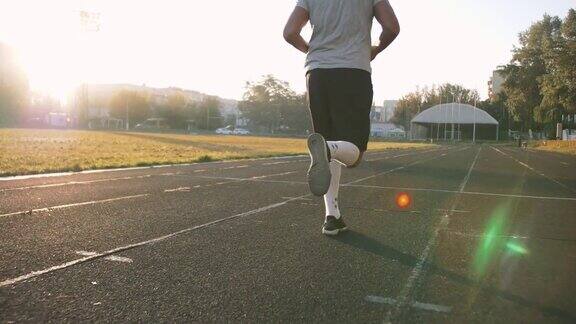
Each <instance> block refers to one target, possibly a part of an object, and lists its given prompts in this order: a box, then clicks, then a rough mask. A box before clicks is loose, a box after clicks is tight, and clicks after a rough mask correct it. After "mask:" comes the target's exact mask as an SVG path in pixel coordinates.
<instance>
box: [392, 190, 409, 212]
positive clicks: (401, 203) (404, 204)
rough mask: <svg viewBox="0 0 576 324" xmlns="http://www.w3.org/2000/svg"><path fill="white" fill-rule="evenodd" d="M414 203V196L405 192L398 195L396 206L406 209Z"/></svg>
mask: <svg viewBox="0 0 576 324" xmlns="http://www.w3.org/2000/svg"><path fill="white" fill-rule="evenodd" d="M411 204H412V197H410V195H409V194H407V193H405V192H401V193H399V194H398V195H396V206H398V208H401V209H406V208H408V207H410V205H411Z"/></svg>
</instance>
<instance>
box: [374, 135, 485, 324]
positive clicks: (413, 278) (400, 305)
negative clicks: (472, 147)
mask: <svg viewBox="0 0 576 324" xmlns="http://www.w3.org/2000/svg"><path fill="white" fill-rule="evenodd" d="M481 151H482V147H480V149H478V152H477V153H476V156H475V157H474V160H473V161H472V164H471V165H470V168H469V169H468V173H467V174H466V176H465V177H464V179H463V180H462V183H461V184H460V190H459V193H462V192H463V191H464V189H465V188H466V185H467V184H468V180H469V179H470V175H471V174H472V170H473V169H474V166H475V165H476V162H477V161H478V156H480V152H481ZM459 193H458V194H456V195H455V199H454V203H453V204H452V207H450V210H455V209H456V207H457V206H458V203H459V202H460V195H459ZM451 216H452V214H451V213H447V214H445V215H444V216H443V217H442V219H441V220H440V223H439V224H438V226H436V228H435V229H434V232H433V233H432V237H430V240H428V243H427V244H426V247H425V248H424V251H422V254H421V255H420V258H419V259H418V262H417V263H416V266H415V267H414V269H412V272H411V273H410V277H408V280H407V281H406V284H405V285H404V288H402V291H401V292H400V295H399V296H398V299H397V300H398V302H397V303H396V304H395V305H394V307H393V308H392V309H390V310H389V311H388V313H387V314H386V317H385V319H384V322H385V323H390V322H391V321H392V320H395V319H397V318H398V317H399V316H400V315H401V313H402V310H403V309H404V308H405V307H406V306H407V305H412V303H413V302H412V301H411V300H410V296H411V295H412V293H413V291H414V289H415V287H416V284H417V282H418V279H419V278H420V276H421V275H422V272H423V271H424V269H425V268H424V266H425V265H426V263H428V259H429V258H430V253H431V252H432V248H433V247H434V246H435V245H436V240H437V239H438V235H439V233H440V231H441V230H443V229H445V228H446V227H447V226H448V224H450V217H451Z"/></svg>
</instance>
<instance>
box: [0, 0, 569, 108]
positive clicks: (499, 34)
mask: <svg viewBox="0 0 576 324" xmlns="http://www.w3.org/2000/svg"><path fill="white" fill-rule="evenodd" d="M295 3H296V0H244V1H238V0H219V1H193V0H146V1H142V0H50V1H46V0H0V42H3V43H7V44H8V45H11V46H12V47H13V48H15V49H16V51H17V52H18V53H19V61H20V62H21V64H22V66H23V68H24V69H25V70H26V71H27V73H28V76H29V80H30V84H31V87H32V88H33V89H35V90H38V91H41V92H45V93H49V94H52V95H54V96H56V97H58V98H62V99H63V98H65V96H66V93H68V92H69V91H70V90H71V89H73V88H74V87H75V86H76V85H78V84H80V83H83V82H87V83H132V84H139V85H142V84H145V85H148V86H154V87H168V86H175V87H181V88H186V89H192V90H197V91H201V92H204V93H208V94H213V95H218V96H221V97H224V98H230V99H242V95H243V93H244V90H245V84H246V82H247V81H258V80H259V79H260V78H261V77H262V76H263V75H266V74H272V75H274V76H276V77H277V78H279V79H281V80H285V81H288V82H289V83H290V85H291V86H292V88H293V89H294V90H296V91H297V92H304V91H305V78H304V74H305V70H304V59H305V57H304V54H301V53H299V52H298V51H297V50H295V49H293V48H292V47H291V46H289V45H288V44H286V43H285V42H284V40H283V38H282V30H283V28H284V24H285V22H286V19H287V18H288V16H289V14H290V12H291V11H292V9H293V8H294V5H295ZM390 3H391V5H392V6H393V7H394V9H395V11H396V14H397V16H398V18H399V21H400V25H401V30H402V31H401V34H400V36H399V38H398V39H397V41H396V42H395V43H394V44H392V45H391V46H390V48H389V49H387V50H386V51H385V52H384V53H383V54H382V55H381V56H380V57H378V58H377V60H376V61H375V62H373V83H374V92H375V101H376V104H381V102H382V101H383V100H385V99H398V98H400V97H402V96H403V95H405V94H406V93H408V92H410V91H414V90H416V89H417V88H418V87H420V88H422V87H425V86H431V85H434V84H441V83H445V82H451V83H457V84H461V85H464V86H466V87H468V88H472V89H477V90H478V91H479V93H480V95H481V96H482V97H484V98H485V97H486V96H487V92H488V89H487V82H488V80H489V78H490V76H491V73H492V71H493V70H494V69H495V68H497V66H498V65H502V64H506V63H507V62H508V61H509V60H510V58H511V50H512V49H513V46H514V44H516V43H517V35H518V33H519V32H521V31H523V30H525V29H527V28H528V27H529V26H530V25H531V24H532V23H533V22H535V21H537V20H539V19H540V18H541V17H542V16H543V15H544V13H549V14H551V15H558V16H561V17H564V16H565V15H566V13H567V11H568V9H569V8H571V7H576V3H575V2H574V0H546V1H544V0H506V1H502V0H482V1H479V0H434V1H424V0H390ZM82 10H85V11H90V12H97V13H99V14H100V30H99V31H98V32H93V31H91V32H86V31H83V30H82V28H81V27H80V18H79V16H80V11H82ZM379 32H380V29H379V27H378V26H377V24H375V25H374V28H373V35H374V37H373V38H374V40H376V39H377V36H378V35H379ZM310 34H311V30H310V27H309V26H307V27H306V29H305V31H304V35H305V37H309V36H310Z"/></svg>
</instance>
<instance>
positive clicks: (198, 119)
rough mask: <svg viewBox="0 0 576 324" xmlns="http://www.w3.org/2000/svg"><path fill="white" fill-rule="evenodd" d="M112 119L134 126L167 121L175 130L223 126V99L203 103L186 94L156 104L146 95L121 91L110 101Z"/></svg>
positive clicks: (211, 97) (214, 98)
mask: <svg viewBox="0 0 576 324" xmlns="http://www.w3.org/2000/svg"><path fill="white" fill-rule="evenodd" d="M108 107H109V112H110V117H113V118H117V119H122V120H126V119H127V118H128V119H129V120H130V124H131V127H133V126H134V125H136V124H138V123H141V122H143V121H145V120H147V119H149V118H152V117H155V118H163V119H164V120H165V121H166V124H167V125H168V126H169V127H170V128H172V129H183V128H186V127H187V126H188V125H192V126H193V127H194V128H196V129H200V130H214V129H216V128H219V127H222V125H223V123H224V120H223V116H222V113H221V112H220V108H221V103H220V99H218V97H215V96H204V98H203V99H202V100H201V101H191V100H189V99H188V98H186V96H185V95H184V94H182V93H178V92H176V93H174V94H171V95H169V96H168V97H167V98H166V100H165V101H164V102H160V103H159V102H154V101H153V100H152V99H151V98H150V97H149V96H148V95H147V94H146V93H145V92H139V91H132V90H120V91H118V92H116V93H115V94H114V95H113V96H112V98H111V99H110V102H109V105H108Z"/></svg>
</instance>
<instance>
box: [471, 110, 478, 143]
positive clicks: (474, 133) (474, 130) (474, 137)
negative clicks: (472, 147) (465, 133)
mask: <svg viewBox="0 0 576 324" xmlns="http://www.w3.org/2000/svg"><path fill="white" fill-rule="evenodd" d="M477 104H478V100H477V99H475V100H474V129H473V131H472V143H474V144H476V105H477Z"/></svg>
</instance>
